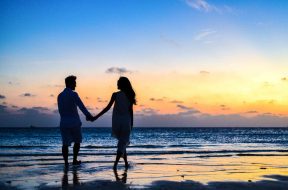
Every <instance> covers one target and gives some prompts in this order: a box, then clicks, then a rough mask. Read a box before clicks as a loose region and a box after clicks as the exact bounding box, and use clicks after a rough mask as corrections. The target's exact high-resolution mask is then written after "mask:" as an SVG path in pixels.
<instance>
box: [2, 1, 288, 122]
mask: <svg viewBox="0 0 288 190" xmlns="http://www.w3.org/2000/svg"><path fill="white" fill-rule="evenodd" d="M287 10H288V1H286V0H278V1H271V0H253V1H251V0H241V1H239V0H229V1H228V0H83V1H76V0H75V1H73V0H62V1H58V0H2V1H0V28H1V30H0V86H1V88H0V127H23V126H30V125H35V126H43V127H50V126H58V125H59V119H60V118H59V113H58V111H57V96H58V94H59V93H60V92H61V91H62V90H63V89H64V88H65V85H64V79H65V77H67V76H68V75H76V76H77V87H76V91H77V93H78V94H79V96H80V97H81V99H82V101H83V102H84V104H85V105H86V106H87V108H88V109H89V111H90V112H91V113H92V114H93V115H95V114H97V113H99V112H100V111H101V110H102V109H103V108H104V107H105V106H106V105H107V101H109V99H110V97H111V94H112V93H113V92H115V91H117V85H116V84H117V80H118V78H119V76H126V77H128V78H129V79H130V81H131V83H132V85H133V88H134V90H135V92H136V98H137V105H136V106H135V107H134V110H135V111H134V113H135V126H146V127H286V126H288V88H287V87H288V54H287V52H288V45H287V44H288V35H287V33H288V22H287V20H288V14H287ZM80 115H81V117H83V114H82V113H80ZM84 120H85V119H84ZM83 126H92V127H93V126H96V127H97V126H111V112H109V113H107V114H106V115H104V116H103V117H102V118H100V119H99V120H97V121H95V122H94V123H88V122H86V121H83Z"/></svg>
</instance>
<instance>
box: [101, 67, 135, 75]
mask: <svg viewBox="0 0 288 190" xmlns="http://www.w3.org/2000/svg"><path fill="white" fill-rule="evenodd" d="M106 73H109V74H120V75H122V74H127V73H128V74H130V73H132V71H130V70H128V69H126V68H124V67H121V68H120V67H110V68H108V69H107V70H106Z"/></svg>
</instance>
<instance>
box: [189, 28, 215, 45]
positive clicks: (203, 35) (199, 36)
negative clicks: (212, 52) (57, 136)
mask: <svg viewBox="0 0 288 190" xmlns="http://www.w3.org/2000/svg"><path fill="white" fill-rule="evenodd" d="M216 33H217V31H216V30H212V29H205V30H202V31H201V32H199V33H198V34H196V36H195V37H194V40H196V41H204V42H207V41H208V42H211V40H209V39H208V37H209V36H211V35H214V34H216Z"/></svg>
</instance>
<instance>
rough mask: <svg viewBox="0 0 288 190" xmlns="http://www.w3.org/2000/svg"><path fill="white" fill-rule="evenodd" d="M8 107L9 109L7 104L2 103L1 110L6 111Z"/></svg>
mask: <svg viewBox="0 0 288 190" xmlns="http://www.w3.org/2000/svg"><path fill="white" fill-rule="evenodd" d="M6 109H7V106H5V105H1V104H0V111H1V112H4V111H5V112H6Z"/></svg>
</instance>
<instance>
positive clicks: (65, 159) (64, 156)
mask: <svg viewBox="0 0 288 190" xmlns="http://www.w3.org/2000/svg"><path fill="white" fill-rule="evenodd" d="M68 153H69V149H68V146H67V145H63V146H62V156H63V159H64V163H65V165H66V166H68V165H69V163H68Z"/></svg>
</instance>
